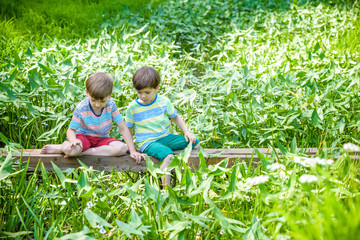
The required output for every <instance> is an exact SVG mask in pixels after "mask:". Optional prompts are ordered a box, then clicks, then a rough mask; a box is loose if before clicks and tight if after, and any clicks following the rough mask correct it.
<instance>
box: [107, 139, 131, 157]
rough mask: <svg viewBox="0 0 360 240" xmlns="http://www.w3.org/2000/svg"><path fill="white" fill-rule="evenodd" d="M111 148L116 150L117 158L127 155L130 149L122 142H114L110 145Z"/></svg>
mask: <svg viewBox="0 0 360 240" xmlns="http://www.w3.org/2000/svg"><path fill="white" fill-rule="evenodd" d="M109 146H112V147H113V148H114V152H115V155H116V156H122V155H125V154H126V152H127V150H128V148H127V146H126V145H125V144H124V143H123V142H120V141H113V142H110V143H109Z"/></svg>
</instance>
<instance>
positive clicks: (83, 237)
mask: <svg viewBox="0 0 360 240" xmlns="http://www.w3.org/2000/svg"><path fill="white" fill-rule="evenodd" d="M90 233H91V231H90V230H89V228H88V227H86V226H84V227H83V229H82V230H81V231H80V232H77V233H70V234H67V235H64V236H62V237H61V238H60V239H61V240H67V239H73V240H96V239H97V238H93V237H90V236H89V235H88V234H90Z"/></svg>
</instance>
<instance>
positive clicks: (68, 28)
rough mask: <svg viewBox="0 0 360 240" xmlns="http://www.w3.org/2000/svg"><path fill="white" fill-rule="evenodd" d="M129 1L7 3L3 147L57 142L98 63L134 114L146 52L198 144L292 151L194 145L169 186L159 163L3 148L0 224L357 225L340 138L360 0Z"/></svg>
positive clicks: (285, 235)
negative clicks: (219, 153) (121, 166)
mask: <svg viewBox="0 0 360 240" xmlns="http://www.w3.org/2000/svg"><path fill="white" fill-rule="evenodd" d="M129 2H130V1H122V0H118V1H110V0H106V1H98V0H73V1H70V0H63V1H55V0H51V1H42V0H36V1H24V0H16V1H8V0H3V1H0V49H1V51H0V79H1V81H0V139H1V142H0V147H2V148H3V149H6V150H11V149H15V148H41V147H42V146H43V145H44V144H47V143H61V142H63V141H64V140H65V138H66V136H65V131H66V129H67V127H68V124H69V123H70V119H71V116H72V111H73V109H74V107H75V106H76V104H77V103H78V102H80V101H81V100H82V99H83V98H84V97H85V93H84V81H85V79H86V78H87V76H88V75H89V74H91V73H93V72H96V71H105V72H108V73H110V74H111V75H112V76H113V78H114V80H115V85H114V94H113V100H114V101H115V102H116V104H117V106H118V107H119V110H120V112H121V113H122V114H123V115H124V113H125V110H126V108H127V106H128V104H129V103H130V102H131V100H132V99H134V98H135V97H136V93H135V91H134V89H133V87H132V83H131V77H132V75H133V73H134V72H135V71H136V69H138V68H139V67H141V66H144V65H151V66H153V67H155V68H156V69H157V70H158V71H159V72H160V74H161V77H162V83H161V89H160V92H161V94H163V95H166V96H167V97H169V98H170V99H171V100H172V101H173V102H174V104H175V106H176V108H177V110H178V112H179V113H180V115H181V116H182V117H183V119H184V120H185V122H186V124H187V125H188V127H189V129H190V130H191V131H192V132H193V133H194V134H195V135H196V136H197V137H198V138H199V139H200V140H201V144H202V147H204V148H205V147H206V148H239V147H247V148H259V147H269V148H272V147H281V148H283V151H284V152H283V153H284V154H285V155H286V158H285V159H279V158H278V157H277V156H272V157H271V158H263V160H262V161H261V162H260V163H259V164H257V165H256V166H252V167H250V166H248V165H246V164H245V163H244V162H239V163H238V164H235V165H234V167H232V168H231V169H227V168H225V167H224V166H225V165H224V164H225V163H226V162H224V163H221V164H219V165H217V166H209V167H207V166H205V164H203V165H202V166H201V167H200V169H199V170H197V171H195V172H192V171H190V170H189V169H188V167H187V166H186V165H185V163H186V160H187V159H186V154H184V156H180V157H179V158H177V159H176V160H174V165H173V166H172V168H173V170H175V172H176V185H175V187H174V188H172V189H166V190H165V191H163V190H161V189H160V187H159V182H158V175H159V174H161V173H160V172H159V171H158V170H156V166H152V165H151V162H148V163H147V164H148V169H149V173H147V174H140V175H137V174H133V173H129V174H125V173H118V172H112V173H105V172H96V171H94V170H92V169H89V168H87V167H86V166H83V167H82V168H79V169H69V170H68V171H66V172H61V171H56V172H55V173H50V172H46V171H44V169H43V168H42V166H41V165H39V170H40V171H39V172H35V173H32V174H31V173H29V174H26V166H24V165H23V164H19V163H14V164H12V163H11V162H12V161H11V156H10V157H8V158H3V157H2V158H1V159H0V162H1V166H0V185H1V188H0V192H1V194H0V206H1V207H0V237H2V238H18V239H23V238H25V239H31V238H35V239H54V238H62V239H72V238H83V239H99V238H104V239H106V238H108V237H109V236H110V237H112V238H133V239H138V238H140V239H154V238H159V239H168V238H171V239H173V238H178V239H228V238H230V237H236V238H243V239H267V238H273V239H292V238H294V239H339V238H345V239H356V237H357V236H359V229H360V227H359V226H360V218H359V217H358V214H357V213H358V212H359V210H360V209H359V203H360V201H359V200H360V199H359V189H360V188H359V187H360V186H359V184H360V180H359V175H360V172H359V171H360V170H359V169H360V168H359V162H358V161H354V160H352V159H351V158H350V157H349V155H348V153H347V151H344V150H343V144H344V143H348V142H351V143H354V144H356V145H360V140H359V139H360V134H359V127H360V114H359V113H360V107H359V106H360V76H359V68H360V47H359V46H360V38H359V36H360V3H359V2H358V1H330V0H327V1H325V0H323V1H301V0H298V1H296V0H294V1H285V0H284V1H282V0H274V1H265V0H264V1H260V0H258V1H245V0H244V1H235V0H226V1H220V0H204V1H199V0H188V1H170V0H169V1H153V2H151V3H149V2H147V1H133V2H131V3H129ZM173 131H174V132H178V131H179V130H178V129H173ZM111 135H112V136H114V137H117V138H121V136H120V133H119V132H118V131H117V130H116V129H115V128H114V129H113V131H112V133H111ZM295 147H300V148H307V147H318V148H319V149H322V148H324V147H327V148H335V147H337V148H339V149H340V150H339V151H338V152H337V154H338V155H337V156H339V158H338V160H336V162H335V163H331V161H330V160H331V158H333V156H329V155H327V154H326V153H321V154H320V155H319V156H318V157H319V158H318V159H311V160H309V159H306V158H302V159H301V158H300V157H301V153H297V152H296V151H295ZM345 150H348V151H353V150H354V149H353V150H351V149H350V150H349V149H346V148H345ZM355 150H356V148H355ZM23 161H24V162H25V159H23ZM309 162H311V163H312V164H310V165H309ZM168 170H170V168H169V169H168Z"/></svg>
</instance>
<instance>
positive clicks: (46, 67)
mask: <svg viewBox="0 0 360 240" xmlns="http://www.w3.org/2000/svg"><path fill="white" fill-rule="evenodd" d="M38 65H39V67H41V68H42V69H44V70H45V71H46V72H48V73H51V74H55V73H56V72H55V71H54V70H52V69H51V68H50V67H48V66H45V65H43V64H41V63H38Z"/></svg>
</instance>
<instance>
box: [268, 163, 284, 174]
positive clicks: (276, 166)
mask: <svg viewBox="0 0 360 240" xmlns="http://www.w3.org/2000/svg"><path fill="white" fill-rule="evenodd" d="M266 168H267V169H269V170H270V171H272V172H273V171H276V170H278V169H280V168H285V166H284V165H283V164H279V163H273V164H270V165H267V166H266Z"/></svg>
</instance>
